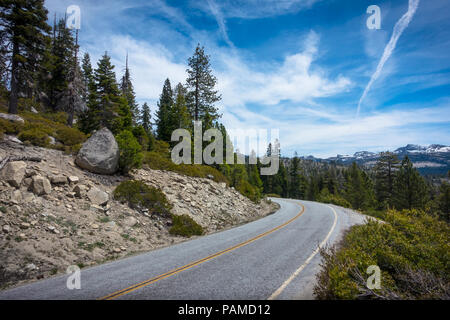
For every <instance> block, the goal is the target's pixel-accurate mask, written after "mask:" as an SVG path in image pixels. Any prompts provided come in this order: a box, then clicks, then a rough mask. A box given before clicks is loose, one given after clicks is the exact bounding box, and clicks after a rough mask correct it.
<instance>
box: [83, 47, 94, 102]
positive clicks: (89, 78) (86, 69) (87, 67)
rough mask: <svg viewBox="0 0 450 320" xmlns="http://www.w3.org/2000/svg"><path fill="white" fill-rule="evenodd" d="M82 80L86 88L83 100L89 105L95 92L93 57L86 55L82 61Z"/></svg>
mask: <svg viewBox="0 0 450 320" xmlns="http://www.w3.org/2000/svg"><path fill="white" fill-rule="evenodd" d="M81 70H82V72H81V79H82V81H83V86H84V94H83V100H84V102H85V103H88V98H89V94H90V93H91V92H92V91H94V90H95V82H94V70H93V69H92V64H91V57H90V56H89V53H87V52H86V53H85V54H84V56H83V60H82V61H81Z"/></svg>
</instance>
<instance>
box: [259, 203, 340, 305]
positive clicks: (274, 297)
mask: <svg viewBox="0 0 450 320" xmlns="http://www.w3.org/2000/svg"><path fill="white" fill-rule="evenodd" d="M327 207H328V208H330V209H331V210H332V211H333V213H334V222H333V226H332V227H331V230H330V232H328V234H327V236H326V237H325V239H324V240H323V241H322V242H321V243H320V245H319V247H317V249H316V250H314V252H313V253H312V254H311V255H310V256H309V257H308V259H306V261H305V263H303V264H302V265H301V266H300V267H299V268H298V269H297V270H295V272H294V273H293V274H292V275H291V276H290V277H289V278H288V279H287V280H286V281H285V282H284V283H283V284H282V285H281V287H279V288H278V289H277V290H276V291H275V292H274V293H272V295H271V296H270V297H269V298H268V299H267V300H275V299H276V298H277V297H278V296H279V295H280V294H281V293H282V292H283V290H284V289H286V287H287V286H288V285H289V283H291V282H292V280H294V279H295V277H297V276H298V275H299V273H300V272H302V270H303V269H304V268H305V267H306V266H307V265H308V264H309V263H310V262H311V260H312V259H313V258H314V257H315V256H316V254H317V253H318V252H319V250H320V248H322V247H323V246H324V245H325V244H326V242H327V241H328V239H329V238H330V236H331V234H332V233H333V231H334V228H335V227H336V223H337V213H336V211H335V210H334V208H333V207H330V206H329V205H327Z"/></svg>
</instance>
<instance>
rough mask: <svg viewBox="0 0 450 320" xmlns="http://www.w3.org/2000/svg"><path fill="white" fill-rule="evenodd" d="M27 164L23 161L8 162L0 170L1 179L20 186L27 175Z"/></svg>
mask: <svg viewBox="0 0 450 320" xmlns="http://www.w3.org/2000/svg"><path fill="white" fill-rule="evenodd" d="M26 168H27V164H26V163H25V162H23V161H12V162H8V163H7V164H6V166H5V167H4V168H3V169H2V171H1V172H0V179H1V180H4V181H7V182H8V183H9V184H10V185H11V186H13V187H16V188H19V187H20V184H21V183H22V180H23V178H24V177H25V169H26Z"/></svg>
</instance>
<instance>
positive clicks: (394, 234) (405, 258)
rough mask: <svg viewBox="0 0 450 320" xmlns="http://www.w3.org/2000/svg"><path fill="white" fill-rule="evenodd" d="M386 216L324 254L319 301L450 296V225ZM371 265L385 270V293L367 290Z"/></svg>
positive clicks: (414, 214) (415, 215) (409, 215)
mask: <svg viewBox="0 0 450 320" xmlns="http://www.w3.org/2000/svg"><path fill="white" fill-rule="evenodd" d="M385 218H386V223H380V222H377V221H369V222H368V223H367V224H365V225H359V226H354V227H352V228H351V229H350V231H349V232H348V233H347V234H346V235H345V237H344V239H343V241H342V242H341V244H340V246H339V247H333V248H331V249H328V250H322V257H323V260H324V262H323V263H322V270H321V272H320V273H319V274H318V278H317V279H318V282H317V285H316V287H315V289H314V292H315V293H316V296H317V298H319V299H355V298H364V299H367V298H372V299H377V298H380V297H381V298H384V299H397V298H398V299H448V298H449V297H450V285H449V283H450V282H449V280H450V272H449V271H450V270H449V261H450V244H449V243H448V239H449V238H450V227H449V225H448V224H446V223H445V222H443V221H439V220H438V219H437V218H435V217H432V216H430V215H427V214H425V213H423V212H421V211H416V210H410V211H409V210H408V211H402V212H398V211H388V212H387V213H386V214H385ZM370 265H377V266H379V267H380V269H381V289H374V291H371V290H368V289H367V287H366V284H365V281H366V278H367V277H368V275H367V274H366V270H367V267H368V266H370Z"/></svg>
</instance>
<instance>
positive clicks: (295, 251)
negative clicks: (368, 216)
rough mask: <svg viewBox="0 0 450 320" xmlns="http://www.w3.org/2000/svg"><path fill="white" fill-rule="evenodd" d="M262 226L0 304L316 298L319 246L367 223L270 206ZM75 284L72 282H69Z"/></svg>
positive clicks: (333, 210)
mask: <svg viewBox="0 0 450 320" xmlns="http://www.w3.org/2000/svg"><path fill="white" fill-rule="evenodd" d="M273 200H274V201H276V202H278V203H279V204H280V205H281V208H280V210H278V211H277V212H276V213H274V214H272V215H269V216H267V217H265V218H262V219H259V220H257V221H254V222H251V223H248V224H245V225H242V226H239V227H236V228H233V229H229V230H226V231H222V232H218V233H215V234H211V235H208V236H204V237H198V238H196V239H194V240H190V241H186V242H183V243H180V244H176V245H173V246H170V247H166V248H163V249H158V250H154V251H150V252H148V253H144V254H140V255H137V256H132V257H128V258H124V259H121V260H117V261H113V262H109V263H105V264H102V265H98V266H94V267H91V268H86V269H82V270H81V273H80V285H81V288H80V289H68V288H67V280H68V277H69V276H71V275H61V276H55V277H53V278H50V279H46V280H42V281H38V282H35V283H32V284H28V285H24V286H21V287H17V288H13V289H9V290H5V291H1V292H0V299H40V300H47V299H157V300H161V299H180V300H181V299H192V300H196V299H206V300H208V299H217V300H228V299H233V300H241V299H255V300H263V299H312V298H313V287H314V284H315V274H316V273H317V272H318V271H319V263H320V254H319V253H318V247H319V246H323V245H325V244H331V243H335V242H336V241H338V240H339V239H340V238H341V236H342V234H343V231H344V230H345V229H347V228H348V227H349V226H351V225H354V224H360V223H363V222H364V220H365V217H364V216H363V215H360V214H358V213H355V212H353V211H351V210H347V209H343V208H340V207H336V206H333V205H326V204H320V203H316V202H308V201H297V200H286V199H273ZM72 278H73V277H72Z"/></svg>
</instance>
